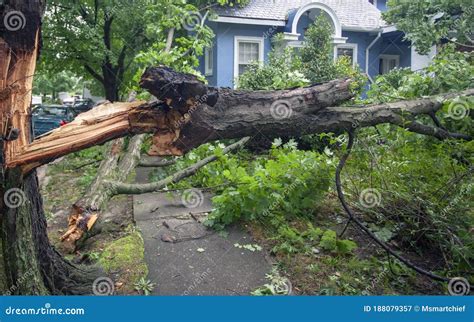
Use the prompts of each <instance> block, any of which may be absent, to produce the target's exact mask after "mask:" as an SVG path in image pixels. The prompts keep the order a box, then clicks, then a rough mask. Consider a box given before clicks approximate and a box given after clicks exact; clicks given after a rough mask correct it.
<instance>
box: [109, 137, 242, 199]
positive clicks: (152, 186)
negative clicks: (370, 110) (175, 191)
mask: <svg viewBox="0 0 474 322" xmlns="http://www.w3.org/2000/svg"><path fill="white" fill-rule="evenodd" d="M249 139H250V138H249V137H246V138H243V139H241V140H240V141H238V142H236V143H234V144H231V145H229V146H227V147H225V148H224V149H223V150H222V153H223V154H227V153H230V152H232V151H235V150H238V149H239V148H241V147H242V146H244V145H245V143H247V142H248V140H249ZM218 158H219V157H218V156H217V155H212V156H209V157H207V158H204V159H202V160H200V161H198V162H196V163H195V164H193V165H192V166H189V167H187V168H186V169H183V170H181V171H178V172H176V173H175V174H173V175H171V176H169V177H166V178H165V179H163V180H160V181H157V182H152V183H145V184H128V183H123V182H117V181H109V182H107V185H109V187H110V188H109V189H110V190H111V191H112V194H113V195H118V194H129V195H132V194H133V195H137V194H142V193H148V192H156V191H159V190H161V189H163V188H164V187H166V186H167V185H170V184H173V183H176V182H179V181H181V180H183V179H185V178H187V177H190V176H192V175H193V174H195V173H196V172H197V171H198V170H199V169H201V168H202V167H204V166H205V165H207V164H209V163H211V162H213V161H215V160H217V159H218Z"/></svg>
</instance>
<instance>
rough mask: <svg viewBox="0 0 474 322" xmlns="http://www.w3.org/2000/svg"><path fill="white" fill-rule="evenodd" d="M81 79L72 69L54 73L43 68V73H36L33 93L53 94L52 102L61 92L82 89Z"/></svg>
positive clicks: (44, 95)
mask: <svg viewBox="0 0 474 322" xmlns="http://www.w3.org/2000/svg"><path fill="white" fill-rule="evenodd" d="M79 82H80V79H79V78H78V77H76V75H74V73H72V72H70V71H61V72H59V73H54V72H53V73H52V72H48V71H46V70H43V71H42V73H40V74H37V75H35V79H34V83H33V94H34V95H42V96H43V97H46V96H47V95H51V100H52V102H55V100H56V99H57V94H58V93H60V92H76V91H78V90H82V87H80V86H79Z"/></svg>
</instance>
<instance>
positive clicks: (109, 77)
mask: <svg viewBox="0 0 474 322" xmlns="http://www.w3.org/2000/svg"><path fill="white" fill-rule="evenodd" d="M227 3H229V1H226V0H218V1H199V0H197V1H187V0H158V1H148V0H135V1H128V0H104V1H94V0H81V1H72V2H71V1H70V0H52V1H50V3H49V6H48V11H47V13H46V14H45V18H44V28H43V34H44V39H45V49H44V50H43V55H42V58H41V59H42V60H43V62H44V64H43V65H44V66H45V68H47V69H48V70H50V71H63V70H65V69H67V70H69V71H71V72H73V73H75V74H77V75H78V76H82V77H84V78H85V79H88V80H92V81H94V84H95V87H98V88H100V87H102V90H103V92H105V94H106V97H107V98H108V99H112V100H116V99H117V98H118V97H115V95H116V94H117V93H118V92H119V91H121V92H122V93H123V94H127V90H130V89H131V88H134V87H135V85H134V84H136V81H137V78H138V77H139V76H140V75H141V71H143V68H144V67H145V66H149V65H154V64H166V65H169V66H171V67H173V68H175V69H176V70H180V71H186V72H195V70H194V69H193V67H195V66H196V65H197V58H196V57H197V56H199V55H201V54H202V52H203V48H204V47H205V46H208V45H211V40H212V37H213V34H212V31H211V30H210V28H209V27H207V26H205V25H203V23H204V17H208V15H206V14H204V13H201V12H200V8H199V7H200V6H203V7H204V8H206V9H205V11H208V10H209V8H212V7H214V6H216V5H224V4H227ZM230 3H231V4H241V3H242V1H239V0H237V1H231V2H230ZM170 30H172V33H171V35H172V36H173V37H172V38H173V39H172V44H171V45H172V46H171V48H170V50H169V51H167V50H165V47H166V41H167V38H168V34H169V31H170ZM137 75H138V76H137Z"/></svg>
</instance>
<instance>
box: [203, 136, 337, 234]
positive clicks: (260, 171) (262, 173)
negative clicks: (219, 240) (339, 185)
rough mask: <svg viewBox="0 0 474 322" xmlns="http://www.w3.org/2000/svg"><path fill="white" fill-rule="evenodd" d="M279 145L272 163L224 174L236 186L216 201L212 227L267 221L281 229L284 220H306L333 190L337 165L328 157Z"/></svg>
mask: <svg viewBox="0 0 474 322" xmlns="http://www.w3.org/2000/svg"><path fill="white" fill-rule="evenodd" d="M280 144H281V142H278V141H276V142H275V143H274V146H273V148H272V150H271V151H270V156H269V158H268V159H266V158H259V159H257V160H256V161H254V163H253V164H252V166H250V167H249V168H245V167H243V166H240V165H239V166H237V167H235V168H233V169H227V170H224V172H223V173H222V174H223V176H224V177H225V178H226V179H227V180H228V182H230V183H233V185H231V186H228V187H226V188H225V189H224V191H223V192H222V193H221V194H220V195H218V196H216V197H214V198H213V203H214V206H215V210H214V211H213V212H212V214H211V215H210V217H209V220H208V224H209V225H213V226H217V227H223V226H225V225H228V224H230V223H233V222H235V221H238V220H241V219H243V220H265V221H269V222H270V223H272V224H273V225H274V226H278V223H279V222H280V220H282V219H283V218H285V217H286V218H291V217H294V216H305V215H307V214H308V211H311V209H313V207H314V205H315V204H316V203H317V202H318V201H319V200H320V199H321V198H323V196H324V193H325V192H326V191H327V190H328V188H329V183H330V179H331V174H332V173H333V171H334V162H333V160H331V159H328V158H327V157H326V156H325V155H322V154H319V153H316V152H312V151H300V150H298V149H297V148H296V146H295V144H294V142H292V141H290V142H288V143H287V144H285V145H283V146H280Z"/></svg>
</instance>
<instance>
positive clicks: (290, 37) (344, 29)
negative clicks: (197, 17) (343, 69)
mask: <svg viewBox="0 0 474 322" xmlns="http://www.w3.org/2000/svg"><path fill="white" fill-rule="evenodd" d="M385 10H387V5H386V0H318V1H316V0H291V1H289V0H250V3H249V4H248V5H247V6H245V7H242V8H240V7H220V8H218V9H216V13H217V17H215V18H213V19H212V20H211V21H209V22H208V26H209V27H210V28H211V29H212V30H213V31H214V33H215V35H216V36H215V40H214V44H213V46H211V47H210V48H207V49H206V50H205V54H204V56H203V57H201V61H200V71H201V72H202V73H203V75H205V76H206V78H207V79H208V82H209V84H210V85H212V86H219V87H234V86H235V80H236V78H237V77H238V76H239V75H240V74H242V73H243V72H244V71H245V69H246V67H247V66H248V64H249V63H250V62H252V61H259V62H261V63H264V62H265V60H266V59H267V55H268V53H269V51H270V50H271V48H272V40H273V36H275V35H276V34H277V33H283V36H284V45H285V46H292V47H301V46H302V45H303V43H304V35H305V31H306V30H307V28H308V26H309V25H310V24H312V23H313V22H314V20H315V18H316V17H317V16H318V15H321V14H323V15H326V16H327V18H329V21H330V22H331V23H332V27H333V31H334V34H333V37H332V39H333V44H334V58H335V59H337V58H338V57H340V56H342V55H344V56H349V57H350V59H351V60H352V61H353V63H354V64H358V65H359V67H360V68H361V69H362V71H363V72H365V73H366V74H367V75H368V76H369V79H370V80H371V81H372V80H373V79H374V77H375V76H376V75H379V74H384V73H387V72H388V71H390V70H391V69H393V68H395V67H410V68H412V69H413V70H418V69H421V68H423V67H425V66H426V65H427V64H429V62H430V61H431V58H432V57H433V56H434V54H435V50H432V52H431V53H430V54H429V55H426V56H421V55H419V54H418V53H417V52H416V51H415V48H414V47H413V46H411V43H410V42H408V41H405V40H403V36H404V35H403V33H402V32H400V31H398V30H397V29H396V28H395V27H394V26H388V25H387V24H386V23H385V22H384V21H383V19H382V17H381V13H382V12H383V11H385Z"/></svg>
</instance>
